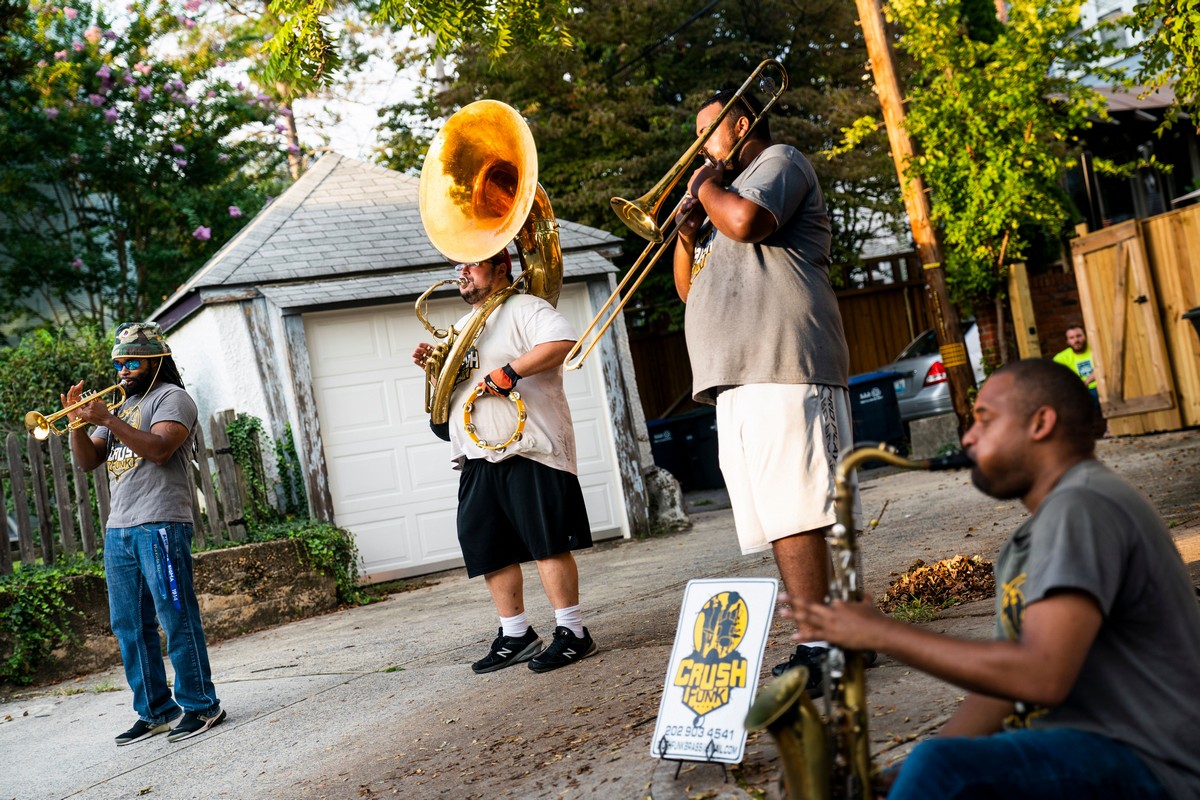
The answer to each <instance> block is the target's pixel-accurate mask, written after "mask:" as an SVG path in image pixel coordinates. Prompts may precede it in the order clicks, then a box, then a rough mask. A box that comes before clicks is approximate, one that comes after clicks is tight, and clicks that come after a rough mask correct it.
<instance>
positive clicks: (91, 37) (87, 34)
mask: <svg viewBox="0 0 1200 800" xmlns="http://www.w3.org/2000/svg"><path fill="white" fill-rule="evenodd" d="M102 36H104V33H103V32H102V31H101V30H100V29H99V28H97V27H96V26H95V25H93V26H92V27H90V28H88V29H87V30H86V31H84V32H83V38H85V39H87V40H88V41H89V42H91V43H92V44H96V43H97V42H99V41H100V38H101V37H102Z"/></svg>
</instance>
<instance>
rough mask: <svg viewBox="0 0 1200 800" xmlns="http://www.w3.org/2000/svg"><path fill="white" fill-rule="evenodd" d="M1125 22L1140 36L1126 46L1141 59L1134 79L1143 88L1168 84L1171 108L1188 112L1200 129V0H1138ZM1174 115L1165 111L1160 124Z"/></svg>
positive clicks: (1166, 85)
mask: <svg viewBox="0 0 1200 800" xmlns="http://www.w3.org/2000/svg"><path fill="white" fill-rule="evenodd" d="M1127 22H1128V23H1129V24H1130V26H1131V27H1132V28H1133V30H1134V31H1136V32H1137V33H1139V34H1141V35H1142V36H1143V37H1144V38H1143V39H1142V41H1141V42H1139V43H1138V44H1136V45H1133V46H1132V47H1131V48H1130V55H1133V56H1137V57H1139V58H1140V61H1141V63H1140V67H1139V70H1138V75H1137V78H1138V81H1139V82H1140V83H1141V84H1142V85H1143V86H1144V87H1145V88H1147V89H1158V88H1162V87H1164V86H1165V87H1170V88H1171V90H1172V91H1173V92H1174V93H1175V108H1174V109H1172V110H1173V111H1185V112H1187V113H1189V114H1190V115H1191V124H1192V125H1195V126H1196V127H1197V128H1198V129H1200V0H1142V2H1139V3H1138V4H1137V5H1136V6H1135V7H1134V15H1133V18H1132V19H1130V20H1127ZM1175 117H1176V114H1174V113H1169V114H1167V115H1166V116H1165V117H1164V125H1165V126H1170V125H1171V124H1172V123H1173V122H1174V120H1175Z"/></svg>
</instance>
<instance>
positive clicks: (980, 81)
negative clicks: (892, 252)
mask: <svg viewBox="0 0 1200 800" xmlns="http://www.w3.org/2000/svg"><path fill="white" fill-rule="evenodd" d="M888 9H889V14H890V17H891V20H892V21H893V22H895V23H897V24H898V25H899V28H900V30H901V32H902V35H901V37H900V40H899V45H900V48H901V50H902V51H903V52H905V53H907V54H908V55H909V56H910V57H911V58H912V60H913V62H914V64H915V70H914V72H913V74H912V76H911V78H910V79H909V81H908V87H907V100H908V102H907V117H906V123H905V124H906V126H907V128H908V130H909V132H910V133H911V134H912V136H913V138H914V140H915V142H916V144H917V147H918V153H917V155H916V156H915V157H914V159H913V162H912V163H911V164H910V165H909V167H910V168H911V170H912V173H913V174H915V175H920V176H922V177H924V178H925V180H926V182H927V183H928V185H929V187H930V191H931V196H932V214H933V220H934V222H935V224H937V225H938V227H939V229H940V232H941V235H942V241H943V246H944V249H945V257H946V273H947V282H948V284H949V287H950V290H951V296H952V298H953V299H954V301H955V302H956V304H958V305H959V306H960V307H963V308H966V309H972V310H974V309H977V308H981V307H982V306H983V304H984V303H985V302H987V301H990V300H991V299H993V298H994V297H996V296H998V295H1000V294H1002V293H1003V287H1004V285H1005V280H1006V276H1007V265H1008V264H1011V263H1014V262H1018V261H1021V260H1023V259H1024V258H1025V255H1026V252H1027V250H1028V248H1029V246H1030V242H1031V241H1032V240H1033V239H1035V238H1037V237H1039V236H1045V237H1048V238H1049V239H1051V240H1054V239H1055V238H1057V237H1059V236H1061V235H1062V233H1063V229H1064V226H1065V224H1066V223H1067V221H1068V220H1069V219H1070V215H1071V211H1070V207H1069V202H1068V200H1067V199H1066V197H1065V195H1064V193H1063V191H1062V190H1061V188H1060V185H1059V178H1060V175H1061V173H1062V171H1063V169H1064V168H1065V167H1066V165H1067V162H1068V160H1069V158H1070V156H1071V155H1072V154H1073V153H1074V152H1076V150H1077V148H1078V146H1079V144H1078V139H1077V137H1078V136H1079V135H1080V134H1081V133H1082V132H1083V131H1085V130H1086V129H1087V128H1088V127H1090V125H1091V120H1092V119H1093V118H1097V117H1101V118H1102V117H1103V116H1104V114H1105V111H1104V105H1103V102H1102V101H1101V99H1100V97H1099V96H1098V95H1097V94H1096V93H1095V92H1094V91H1092V90H1091V89H1089V88H1088V87H1086V86H1085V85H1083V84H1082V83H1080V82H1079V81H1078V80H1077V79H1076V76H1078V75H1081V74H1083V73H1084V72H1087V71H1091V72H1092V73H1093V74H1103V73H1102V71H1100V70H1098V69H1097V68H1095V67H1094V66H1093V65H1095V64H1096V63H1098V62H1099V60H1100V59H1101V58H1102V56H1104V55H1105V53H1106V52H1107V51H1106V50H1105V49H1104V48H1103V47H1102V46H1101V45H1100V44H1098V43H1097V42H1096V41H1094V40H1093V39H1092V38H1091V37H1089V36H1087V35H1081V34H1080V33H1079V31H1078V25H1079V7H1078V3H1077V2H1075V0H1017V2H1014V3H1012V4H1011V5H1010V6H1009V20H1008V24H1007V25H1004V26H1002V27H1001V28H999V29H996V28H994V27H992V26H986V25H978V24H977V25H975V26H972V25H970V24H968V22H967V21H966V18H965V17H964V15H963V13H962V8H961V7H960V5H959V4H958V3H957V2H953V1H949V2H946V1H943V2H933V3H930V2H925V0H893V2H892V3H891V4H890V6H889V7H888ZM971 34H975V35H974V36H973V35H971ZM981 34H982V35H981ZM976 36H978V37H979V38H975V37H976Z"/></svg>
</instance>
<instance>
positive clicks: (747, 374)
mask: <svg viewBox="0 0 1200 800" xmlns="http://www.w3.org/2000/svg"><path fill="white" fill-rule="evenodd" d="M729 188H730V190H731V191H734V192H737V194H738V195H740V196H741V197H743V198H745V199H746V200H749V201H751V202H753V203H755V204H757V205H760V206H762V207H763V208H765V209H767V210H768V211H770V212H771V214H773V215H774V217H775V219H776V221H777V223H778V226H777V228H776V230H775V232H774V233H772V234H771V235H770V236H768V237H767V238H766V239H764V240H763V241H761V242H759V243H758V244H742V243H739V242H735V241H733V240H731V239H729V238H727V237H726V236H724V235H722V234H721V233H719V232H717V230H716V229H715V228H713V227H712V226H711V225H708V226H707V227H706V228H704V229H702V230H701V232H700V234H699V235H698V236H697V238H696V249H695V256H694V259H693V271H694V273H695V278H694V280H693V283H692V287H691V291H690V292H689V294H688V301H687V308H686V311H685V315H684V329H685V332H686V334H687V345H688V356H689V357H690V359H691V362H692V374H693V381H692V391H693V394H694V396H695V399H696V400H697V401H699V402H702V403H711V404H715V403H716V396H717V393H718V392H720V391H721V390H722V389H725V388H729V387H732V386H743V385H746V384H751V383H787V384H795V383H821V384H827V385H830V386H842V387H845V386H846V385H847V381H848V377H849V375H848V373H849V370H850V355H849V350H848V349H847V348H846V335H845V333H844V332H843V330H842V315H841V312H840V311H839V310H838V304H837V297H836V296H835V295H834V292H833V285H832V284H831V283H830V280H829V243H830V233H829V213H828V211H827V210H826V208H825V199H824V197H823V196H822V194H821V187H820V186H819V185H818V184H817V176H816V173H815V172H814V171H813V168H812V164H810V163H809V162H808V159H806V158H805V157H804V156H803V155H801V154H800V152H799V151H798V150H796V148H794V147H791V146H790V145H772V146H771V147H768V148H767V149H766V150H764V151H763V152H762V153H760V154H759V156H758V158H756V159H755V160H754V161H753V163H751V164H750V166H749V167H747V168H746V170H745V171H744V172H743V173H742V174H741V175H739V176H738V177H737V178H736V179H734V181H733V183H732V184H731V185H730V187H729ZM696 270H699V271H698V272H696Z"/></svg>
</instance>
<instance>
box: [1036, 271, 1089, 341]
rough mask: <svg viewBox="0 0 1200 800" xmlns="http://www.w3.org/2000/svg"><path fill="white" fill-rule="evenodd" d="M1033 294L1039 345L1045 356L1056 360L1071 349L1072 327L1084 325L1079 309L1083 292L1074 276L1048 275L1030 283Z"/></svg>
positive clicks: (1081, 311) (1037, 277) (1066, 273)
mask: <svg viewBox="0 0 1200 800" xmlns="http://www.w3.org/2000/svg"><path fill="white" fill-rule="evenodd" d="M1029 290H1030V292H1031V293H1032V294H1033V313H1034V316H1035V317H1036V319H1037V331H1038V343H1039V344H1040V345H1041V347H1042V354H1043V355H1046V356H1053V355H1054V354H1055V353H1057V352H1058V351H1059V350H1062V349H1063V348H1064V347H1066V346H1067V339H1066V333H1067V328H1068V327H1070V326H1071V325H1082V324H1083V309H1082V308H1080V307H1079V289H1078V288H1077V287H1076V285H1075V273H1074V272H1048V273H1046V274H1045V275H1034V276H1032V277H1030V279H1029Z"/></svg>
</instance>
